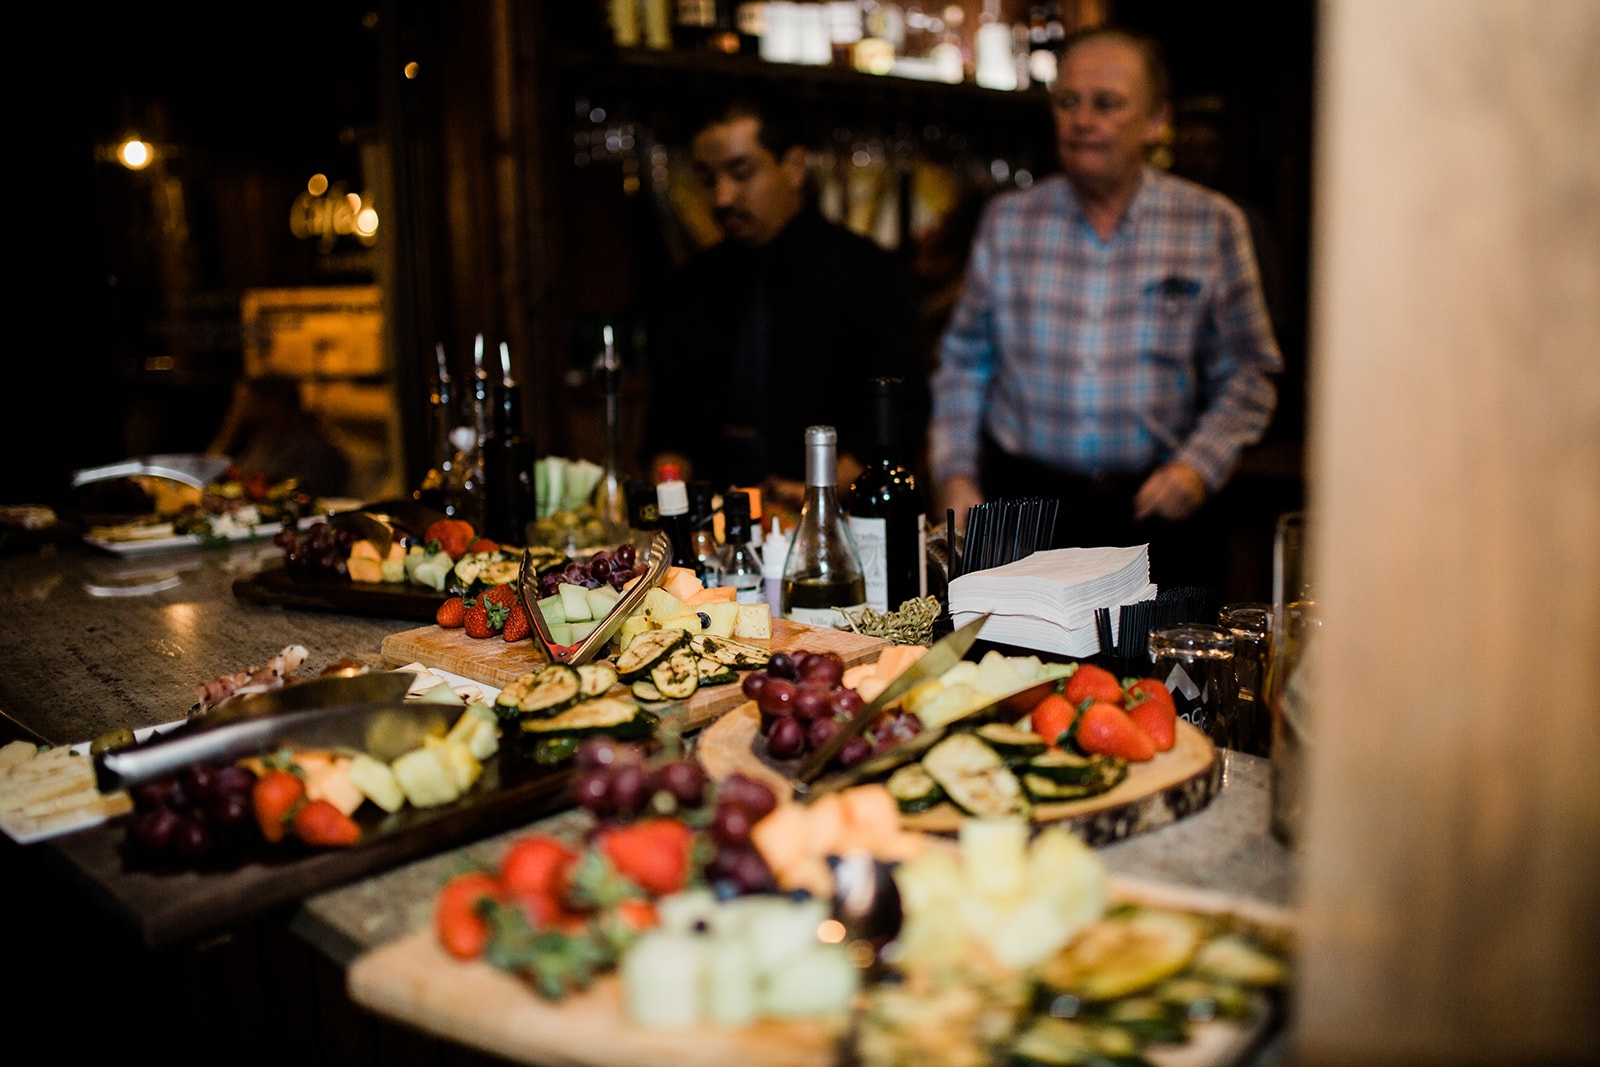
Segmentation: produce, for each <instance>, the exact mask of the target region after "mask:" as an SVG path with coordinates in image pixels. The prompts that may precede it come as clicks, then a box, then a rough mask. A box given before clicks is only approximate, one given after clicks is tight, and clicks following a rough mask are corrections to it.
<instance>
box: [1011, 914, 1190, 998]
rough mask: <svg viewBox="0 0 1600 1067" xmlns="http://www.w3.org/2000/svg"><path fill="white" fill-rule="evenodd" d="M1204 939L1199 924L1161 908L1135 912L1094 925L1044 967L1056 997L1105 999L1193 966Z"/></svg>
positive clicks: (1044, 977) (1044, 975)
mask: <svg viewBox="0 0 1600 1067" xmlns="http://www.w3.org/2000/svg"><path fill="white" fill-rule="evenodd" d="M1203 938H1204V930H1203V928H1202V926H1201V923H1200V920H1199V919H1197V918H1196V917H1194V916H1192V915H1187V914H1184V913H1182V912H1176V911H1164V910H1161V909H1159V908H1130V909H1128V910H1127V911H1123V912H1117V913H1113V914H1110V915H1107V916H1106V917H1104V918H1102V919H1100V920H1099V921H1097V922H1095V923H1093V924H1091V925H1090V926H1089V927H1087V928H1086V929H1085V930H1084V931H1083V932H1082V933H1081V934H1079V935H1078V937H1077V939H1076V940H1074V941H1073V942H1072V944H1071V945H1069V946H1067V948H1065V949H1064V950H1062V951H1061V952H1059V953H1057V954H1056V955H1055V956H1053V957H1051V958H1050V959H1049V960H1048V961H1047V962H1046V963H1045V964H1044V965H1043V966H1042V967H1040V969H1039V975H1038V977H1039V982H1040V984H1041V985H1042V986H1044V987H1046V988H1047V989H1049V990H1052V991H1054V992H1056V993H1070V994H1072V995H1073V996H1076V997H1079V998H1081V999H1083V1000H1091V1001H1102V1000H1111V999H1112V998H1115V997H1125V996H1127V995H1129V994H1130V993H1137V992H1140V991H1142V990H1145V989H1150V988H1152V987H1154V986H1155V985H1157V984H1158V983H1160V982H1163V981H1165V980H1166V979H1168V978H1171V977H1172V976H1173V975H1176V974H1177V973H1179V972H1180V971H1182V970H1183V969H1184V968H1185V967H1187V966H1189V961H1190V960H1192V959H1194V957H1195V953H1196V952H1197V951H1198V950H1199V948H1200V943H1201V941H1202V939H1203Z"/></svg>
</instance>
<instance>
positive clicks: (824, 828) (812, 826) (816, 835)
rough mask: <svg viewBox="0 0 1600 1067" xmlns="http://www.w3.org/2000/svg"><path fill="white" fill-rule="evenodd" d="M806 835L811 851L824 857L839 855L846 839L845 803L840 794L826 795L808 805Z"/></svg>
mask: <svg viewBox="0 0 1600 1067" xmlns="http://www.w3.org/2000/svg"><path fill="white" fill-rule="evenodd" d="M806 824H807V825H806V835H807V838H808V840H809V842H810V848H811V851H812V852H814V853H816V854H818V855H822V856H826V855H829V854H837V853H838V852H839V842H840V840H842V839H843V837H844V826H845V811H844V801H843V800H841V799H840V798H839V794H838V793H824V794H823V795H822V796H820V797H818V798H817V799H816V800H813V801H812V802H811V803H810V804H808V805H806Z"/></svg>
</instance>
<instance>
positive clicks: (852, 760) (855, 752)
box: [838, 736, 872, 768]
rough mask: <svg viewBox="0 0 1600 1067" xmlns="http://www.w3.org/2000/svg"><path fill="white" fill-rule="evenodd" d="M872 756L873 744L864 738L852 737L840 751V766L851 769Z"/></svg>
mask: <svg viewBox="0 0 1600 1067" xmlns="http://www.w3.org/2000/svg"><path fill="white" fill-rule="evenodd" d="M870 755H872V742H870V741H868V740H867V739H866V738H864V737H860V736H857V737H852V738H851V739H850V740H848V741H846V742H845V743H844V747H843V748H841V749H840V750H839V757H838V759H839V765H840V766H841V767H845V768H850V767H854V766H855V765H856V764H858V763H860V762H861V761H862V760H864V759H866V758H867V757H868V756H870Z"/></svg>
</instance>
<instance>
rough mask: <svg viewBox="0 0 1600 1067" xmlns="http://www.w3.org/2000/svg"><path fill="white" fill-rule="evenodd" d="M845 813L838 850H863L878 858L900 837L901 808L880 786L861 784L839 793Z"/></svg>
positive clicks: (887, 791) (886, 790)
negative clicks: (890, 842) (891, 842)
mask: <svg viewBox="0 0 1600 1067" xmlns="http://www.w3.org/2000/svg"><path fill="white" fill-rule="evenodd" d="M839 801H840V804H841V806H842V807H843V813H844V832H843V835H842V839H841V840H840V842H839V846H840V848H843V849H850V848H863V849H866V850H867V851H868V852H870V853H872V854H873V855H874V856H880V855H882V853H883V850H884V848H885V847H886V846H887V844H888V842H889V841H890V840H891V839H892V838H895V837H897V836H899V834H900V808H899V806H898V805H897V804H896V803H895V801H894V797H892V796H890V795H889V790H888V789H886V788H885V787H884V786H882V785H876V784H874V785H861V786H856V787H855V788H853V789H846V790H844V791H843V792H841V793H840V794H839Z"/></svg>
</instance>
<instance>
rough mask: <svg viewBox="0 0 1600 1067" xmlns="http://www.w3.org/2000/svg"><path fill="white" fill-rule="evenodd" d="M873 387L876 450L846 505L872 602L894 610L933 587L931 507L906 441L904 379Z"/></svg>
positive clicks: (867, 459)
mask: <svg viewBox="0 0 1600 1067" xmlns="http://www.w3.org/2000/svg"><path fill="white" fill-rule="evenodd" d="M871 388H872V425H873V440H872V450H871V452H869V453H868V454H867V455H866V456H865V457H864V462H865V464H866V466H865V468H864V469H863V470H862V472H861V473H860V475H858V476H857V477H856V480H855V481H854V482H852V483H850V488H849V490H848V492H847V493H846V494H845V511H846V512H848V513H849V515H850V532H851V534H852V535H853V536H854V537H855V540H856V547H857V548H858V549H859V550H860V552H861V567H862V570H863V571H864V572H865V574H866V580H867V606H868V607H869V608H873V609H874V610H877V611H894V610H895V609H897V608H899V607H900V605H901V604H903V603H904V602H905V601H907V600H910V599H912V598H913V597H920V596H926V595H927V592H928V566H927V554H926V552H927V540H926V537H925V535H924V528H925V508H924V506H923V502H922V492H921V491H920V490H919V489H918V488H917V479H916V475H914V474H913V473H912V472H911V469H910V468H909V467H907V466H906V458H905V454H904V451H903V448H902V446H901V443H900V430H899V425H898V423H899V418H898V407H899V405H900V403H901V402H902V401H901V390H902V388H903V382H902V380H901V379H899V378H874V379H873V380H872V385H871Z"/></svg>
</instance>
